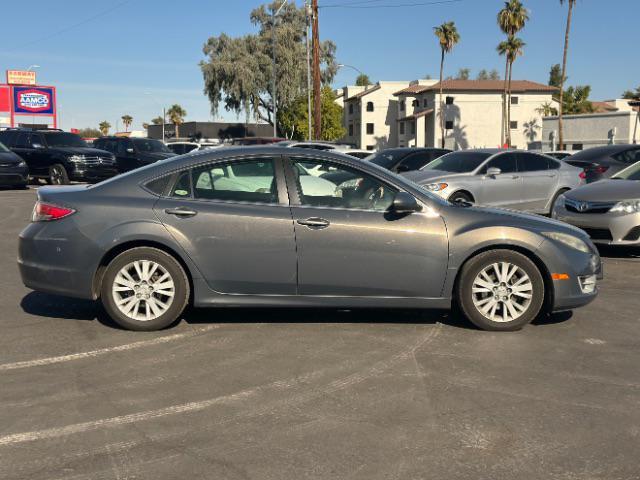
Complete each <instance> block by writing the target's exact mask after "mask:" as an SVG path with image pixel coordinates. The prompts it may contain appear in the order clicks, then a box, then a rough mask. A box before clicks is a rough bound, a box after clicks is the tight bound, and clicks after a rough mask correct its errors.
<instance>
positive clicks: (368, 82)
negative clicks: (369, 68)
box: [356, 73, 371, 87]
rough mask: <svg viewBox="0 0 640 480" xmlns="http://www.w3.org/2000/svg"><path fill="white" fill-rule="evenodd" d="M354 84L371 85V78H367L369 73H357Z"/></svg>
mask: <svg viewBox="0 0 640 480" xmlns="http://www.w3.org/2000/svg"><path fill="white" fill-rule="evenodd" d="M356 85H357V86H358V87H368V86H369V85H371V80H370V79H369V75H366V74H364V73H361V74H360V75H358V77H357V78H356Z"/></svg>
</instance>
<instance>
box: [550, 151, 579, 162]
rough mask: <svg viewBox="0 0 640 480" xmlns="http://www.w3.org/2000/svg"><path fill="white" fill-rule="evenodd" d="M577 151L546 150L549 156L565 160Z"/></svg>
mask: <svg viewBox="0 0 640 480" xmlns="http://www.w3.org/2000/svg"><path fill="white" fill-rule="evenodd" d="M574 153H576V152H571V151H569V150H554V151H552V152H544V154H545V155H547V156H548V157H552V158H555V159H556V160H564V159H566V158H567V157H570V156H571V155H573V154H574Z"/></svg>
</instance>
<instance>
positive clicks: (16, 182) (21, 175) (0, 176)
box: [0, 167, 29, 186]
mask: <svg viewBox="0 0 640 480" xmlns="http://www.w3.org/2000/svg"><path fill="white" fill-rule="evenodd" d="M28 182H29V169H28V168H27V167H23V168H0V185H2V186H24V185H26V184H27V183H28Z"/></svg>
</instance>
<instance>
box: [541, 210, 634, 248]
mask: <svg viewBox="0 0 640 480" xmlns="http://www.w3.org/2000/svg"><path fill="white" fill-rule="evenodd" d="M552 217H553V218H555V219H556V220H560V221H563V222H566V223H568V224H570V225H573V226H575V227H578V228H581V229H583V230H584V231H585V232H587V234H588V235H589V236H590V237H591V240H592V241H593V242H594V243H599V244H604V245H640V213H632V214H621V213H576V212H570V211H568V210H567V209H566V208H565V207H564V206H563V205H560V204H558V205H556V206H555V207H554V208H553V213H552Z"/></svg>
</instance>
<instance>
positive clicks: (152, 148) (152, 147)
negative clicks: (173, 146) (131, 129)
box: [131, 138, 172, 153]
mask: <svg viewBox="0 0 640 480" xmlns="http://www.w3.org/2000/svg"><path fill="white" fill-rule="evenodd" d="M131 141H132V142H133V144H134V145H135V146H136V149H137V150H138V151H139V152H168V153H172V152H171V150H169V149H168V148H167V146H166V145H165V144H164V143H162V142H161V141H160V140H153V139H149V138H132V139H131Z"/></svg>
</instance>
